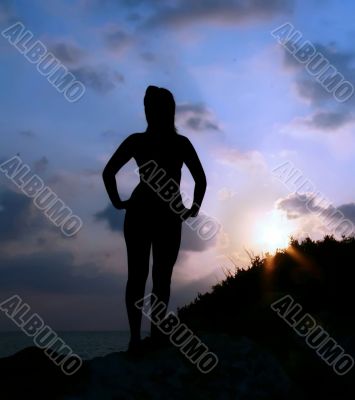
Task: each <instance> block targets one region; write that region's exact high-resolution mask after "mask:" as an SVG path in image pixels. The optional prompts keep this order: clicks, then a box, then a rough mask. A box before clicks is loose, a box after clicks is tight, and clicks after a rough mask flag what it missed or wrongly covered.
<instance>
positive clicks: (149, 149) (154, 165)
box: [103, 86, 206, 350]
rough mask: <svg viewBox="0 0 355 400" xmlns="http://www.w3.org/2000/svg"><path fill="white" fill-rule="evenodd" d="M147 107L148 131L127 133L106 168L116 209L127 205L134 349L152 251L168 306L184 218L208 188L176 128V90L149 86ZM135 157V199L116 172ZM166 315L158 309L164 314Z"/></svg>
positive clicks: (154, 332)
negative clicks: (183, 190) (190, 188)
mask: <svg viewBox="0 0 355 400" xmlns="http://www.w3.org/2000/svg"><path fill="white" fill-rule="evenodd" d="M144 107H145V115H146V118H147V123H148V127H147V129H146V131H145V132H143V133H134V134H132V135H130V136H129V137H128V138H126V139H125V140H124V141H123V142H122V144H121V145H120V146H119V147H118V149H117V150H116V152H115V153H114V155H113V156H112V158H111V159H110V160H109V162H108V163H107V165H106V167H105V169H104V171H103V180H104V183H105V186H106V190H107V193H108V195H109V197H110V200H111V202H112V204H113V205H114V207H116V208H117V209H126V216H125V222H124V237H125V241H126V245H127V258H128V281H127V286H126V306H127V313H128V320H129V325H130V330H131V339H130V344H129V349H130V350H134V349H137V348H139V345H140V329H141V320H142V313H141V311H140V310H139V309H138V308H137V307H135V302H137V301H138V300H140V299H142V298H143V297H144V291H145V284H146V280H147V277H148V273H149V258H150V251H151V250H152V256H153V267H152V278H153V294H155V296H156V297H157V298H158V300H159V301H162V302H164V303H165V305H166V307H167V305H168V302H169V297H170V282H171V275H172V271H173V267H174V264H175V261H176V259H177V256H178V252H179V248H180V242H181V224H182V221H183V220H185V219H186V218H189V217H195V216H197V214H198V211H199V209H200V206H201V203H202V200H203V197H204V194H205V191H206V176H205V173H204V171H203V168H202V165H201V163H200V160H199V158H198V156H197V154H196V151H195V149H194V148H193V146H192V144H191V143H190V141H189V140H188V139H187V138H186V137H185V136H182V135H180V134H178V133H177V131H176V128H175V101H174V97H173V95H172V93H171V92H170V91H169V90H167V89H164V88H158V87H156V86H149V87H148V88H147V90H146V93H145V97H144ZM132 157H133V158H134V159H135V161H136V163H137V165H138V167H139V172H140V183H139V184H138V185H137V187H136V188H135V189H134V191H133V193H132V195H131V197H130V199H129V200H126V201H122V200H121V198H120V196H119V194H118V190H117V186H116V179H115V175H116V174H117V172H118V171H119V169H120V168H122V166H123V165H124V164H126V163H127V162H128V161H129V160H130V159H131V158H132ZM184 163H185V164H186V166H187V167H188V169H189V170H190V172H191V175H192V177H193V178H194V181H195V190H194V199H193V205H192V207H191V208H190V209H186V208H185V206H184V205H183V202H182V198H181V194H180V187H179V186H180V180H181V168H182V166H183V164H184ZM164 185H165V186H164ZM164 314H165V312H163V313H162V314H160V313H159V318H161V317H162V316H163V315H164ZM153 318H154V315H153ZM158 337H159V330H158V329H157V328H156V327H155V326H154V325H153V324H152V326H151V338H152V340H154V339H157V338H158Z"/></svg>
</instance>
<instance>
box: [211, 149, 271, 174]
mask: <svg viewBox="0 0 355 400" xmlns="http://www.w3.org/2000/svg"><path fill="white" fill-rule="evenodd" d="M217 158H218V161H219V162H221V163H223V164H228V165H231V166H233V167H237V168H242V169H247V170H250V171H266V170H267V165H266V162H265V159H264V156H263V155H262V154H261V153H260V152H259V151H257V150H250V151H245V152H242V151H240V150H238V149H236V148H232V147H223V148H220V149H218V150H217Z"/></svg>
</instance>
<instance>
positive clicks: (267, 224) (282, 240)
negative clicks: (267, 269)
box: [254, 210, 294, 253]
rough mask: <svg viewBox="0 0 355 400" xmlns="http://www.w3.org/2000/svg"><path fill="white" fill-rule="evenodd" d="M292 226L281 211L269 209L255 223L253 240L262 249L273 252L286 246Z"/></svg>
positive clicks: (292, 229)
mask: <svg viewBox="0 0 355 400" xmlns="http://www.w3.org/2000/svg"><path fill="white" fill-rule="evenodd" d="M293 231H294V226H293V224H292V223H291V222H290V220H289V219H287V217H286V215H285V214H284V213H283V212H281V211H277V210H274V211H271V212H269V213H267V214H266V215H264V216H263V217H262V218H260V219H258V221H256V223H255V233H254V235H255V240H256V242H257V244H258V246H260V247H261V249H262V251H264V252H269V253H274V252H275V251H276V250H277V249H283V248H285V247H287V246H288V244H289V240H290V236H291V235H292V232H293Z"/></svg>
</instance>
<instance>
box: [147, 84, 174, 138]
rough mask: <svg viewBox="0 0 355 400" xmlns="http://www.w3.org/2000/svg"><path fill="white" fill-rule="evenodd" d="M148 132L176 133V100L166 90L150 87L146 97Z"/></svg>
mask: <svg viewBox="0 0 355 400" xmlns="http://www.w3.org/2000/svg"><path fill="white" fill-rule="evenodd" d="M144 108H145V116H146V118H147V122H148V128H147V131H155V132H156V133H164V132H165V131H166V132H170V133H176V128H175V100H174V96H173V95H172V93H171V92H170V91H169V90H167V89H164V88H159V87H157V86H148V88H147V90H146V92H145V96H144Z"/></svg>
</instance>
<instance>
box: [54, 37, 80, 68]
mask: <svg viewBox="0 0 355 400" xmlns="http://www.w3.org/2000/svg"><path fill="white" fill-rule="evenodd" d="M48 47H49V50H50V51H51V52H52V53H53V54H54V55H55V56H56V57H57V58H58V59H59V60H60V61H61V62H62V63H63V64H64V65H66V64H69V65H78V64H80V63H81V62H82V61H83V60H84V59H85V58H86V56H87V55H86V52H85V51H84V50H82V49H81V48H79V47H78V46H77V45H75V44H73V43H70V42H65V41H61V42H56V43H52V44H50V45H49V46H48Z"/></svg>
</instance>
